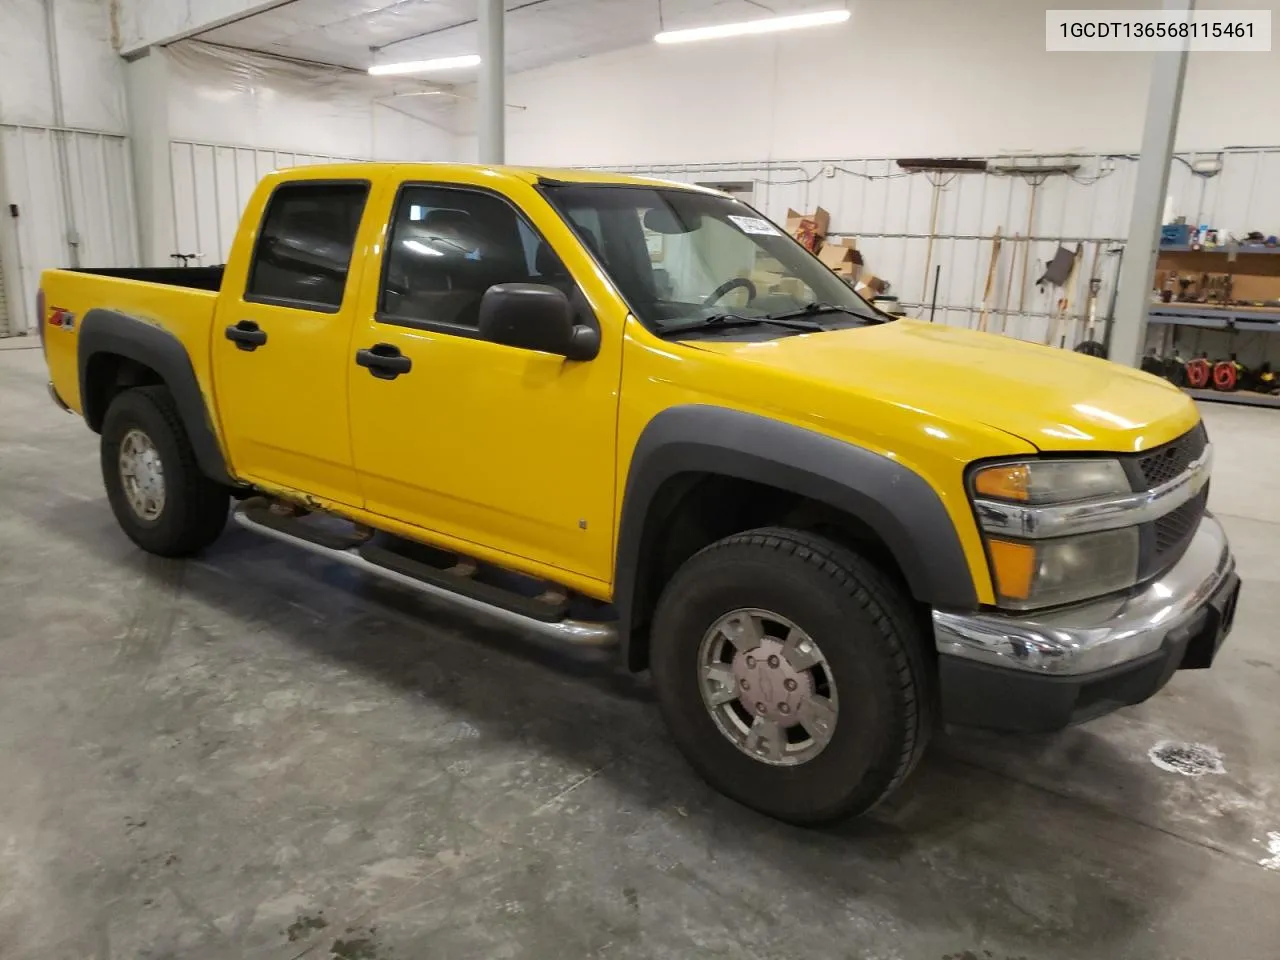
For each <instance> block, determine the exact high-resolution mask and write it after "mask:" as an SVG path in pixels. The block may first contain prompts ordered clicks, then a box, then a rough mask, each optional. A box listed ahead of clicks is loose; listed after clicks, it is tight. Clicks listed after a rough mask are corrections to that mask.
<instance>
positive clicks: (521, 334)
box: [39, 164, 1239, 823]
mask: <svg viewBox="0 0 1280 960" xmlns="http://www.w3.org/2000/svg"><path fill="white" fill-rule="evenodd" d="M39 315H40V332H41V335H42V338H43V347H44V353H45V357H46V359H47V362H48V367H49V372H50V377H51V382H50V389H51V392H52V395H53V398H54V400H55V401H56V402H57V403H58V404H59V405H60V406H62V407H64V408H65V409H69V410H71V411H73V412H75V413H77V414H79V415H81V416H82V417H83V418H84V420H85V422H86V423H87V424H88V426H89V428H90V429H91V430H93V431H94V432H96V433H98V434H99V435H100V438H101V463H102V475H103V480H104V482H105V485H106V491H107V497H108V499H109V502H110V505H111V508H112V510H113V511H114V513H115V516H116V518H117V520H118V521H119V524H120V526H121V527H122V528H123V529H124V532H125V533H126V534H127V535H128V536H129V537H131V538H132V539H133V540H134V541H135V542H136V543H137V544H138V545H139V546H140V547H142V548H143V549H144V550H148V551H151V552H153V553H156V554H160V555H163V556H182V555H187V554H191V553H193V552H195V551H199V550H201V549H202V548H204V547H206V546H208V545H209V544H211V543H212V542H213V541H214V540H215V539H216V538H217V537H218V536H219V534H220V533H221V532H222V530H223V528H224V526H225V524H226V521H227V517H228V514H229V512H230V513H231V515H232V516H233V518H234V520H235V521H236V522H237V523H238V524H241V525H243V526H244V527H247V528H250V529H252V530H254V531H256V532H258V533H260V534H263V535H265V536H267V537H272V538H276V539H278V540H283V541H286V542H288V543H291V544H295V545H296V546H297V547H299V548H302V549H305V550H310V551H313V552H315V553H317V554H320V555H322V556H324V557H327V558H330V559H331V560H333V561H335V562H338V563H342V564H348V565H350V566H352V567H355V568H356V569H358V570H360V571H364V572H365V573H367V574H368V575H371V576H378V577H382V578H386V579H388V580H391V581H394V582H396V583H398V584H400V585H402V586H404V587H407V588H411V589H413V590H417V591H420V592H421V593H425V594H428V595H430V596H432V597H434V598H436V599H437V600H444V601H448V602H450V603H452V604H454V605H456V606H458V607H462V608H465V609H466V610H467V611H469V612H470V613H472V614H475V615H483V616H486V617H488V618H489V619H491V620H496V621H499V622H501V623H502V624H505V625H507V626H509V627H512V628H515V629H518V630H522V631H526V632H530V633H533V634H537V635H540V636H541V637H542V638H546V639H549V640H551V641H554V642H556V643H560V644H564V645H570V646H576V647H590V648H596V649H605V648H608V649H610V650H616V651H617V654H616V655H617V656H618V657H620V659H621V661H622V662H623V663H625V664H626V665H627V666H628V667H630V668H631V669H634V670H645V669H647V670H649V671H650V672H651V676H652V682H653V685H654V687H655V690H656V694H657V697H658V700H659V703H660V706H661V710H662V712H663V714H664V717H665V719H666V721H667V724H668V726H669V727H670V731H671V734H672V736H673V738H674V739H675V741H676V743H677V745H678V746H679V748H680V749H681V751H682V752H683V753H684V754H685V756H686V757H687V758H688V760H689V761H690V762H691V763H692V765H693V766H694V767H695V768H696V769H697V770H698V771H699V772H700V773H701V774H702V775H703V776H704V777H705V778H706V779H707V780H708V781H709V782H710V783H711V784H713V785H714V786H715V787H716V788H718V789H720V790H721V791H723V792H724V793H726V794H728V795H729V796H731V797H734V798H736V799H737V800H739V801H741V802H742V803H744V804H746V805H748V806H751V807H753V808H755V809H757V810H760V811H763V812H765V813H768V814H770V815H772V816H774V817H778V818H781V819H784V820H788V821H791V822H795V823H816V822H822V821H828V820H832V819H836V818H840V817H844V816H850V815H856V814H859V813H862V812H864V811H866V810H868V809H870V808H871V807H872V806H873V805H874V804H876V803H877V802H879V801H880V800H881V799H883V798H884V797H885V796H887V795H888V794H889V793H890V792H891V791H893V790H894V789H895V788H896V787H897V786H898V785H899V784H901V783H902V782H903V780H904V779H905V778H906V777H907V776H908V774H909V773H910V771H911V770H912V768H913V766H914V765H915V764H916V762H917V760H918V758H919V757H920V754H921V752H922V751H923V749H924V747H925V744H926V741H927V740H928V737H929V733H930V730H931V729H932V728H933V727H934V726H935V725H936V724H937V723H939V722H943V723H948V724H955V725H969V726H979V727H987V728H995V729H1003V730H1010V731H1025V732H1043V731H1050V730H1055V729H1058V728H1061V727H1063V726H1066V725H1068V724H1072V723H1076V722H1079V721H1082V720H1086V719H1089V718H1091V717H1095V716H1097V715H1099V714H1102V713H1105V712H1107V711H1110V710H1112V709H1115V708H1117V707H1120V706H1123V705H1126V704H1133V703H1137V702H1139V701H1142V700H1144V699H1146V698H1148V697H1150V696H1151V695H1153V694H1154V693H1156V692H1157V691H1158V690H1159V689H1160V688H1161V687H1162V686H1163V685H1164V684H1165V683H1166V682H1167V681H1168V680H1169V678H1170V676H1171V675H1172V674H1173V672H1174V671H1176V670H1178V669H1185V668H1197V667H1199V668H1203V667H1207V666H1209V664H1210V662H1211V661H1212V660H1213V658H1214V655H1215V653H1216V652H1217V650H1218V647H1219V645H1220V643H1221V642H1222V640H1223V638H1224V637H1225V636H1226V634H1227V632H1228V630H1229V629H1230V627H1231V622H1232V616H1233V612H1234V609H1235V603H1236V597H1237V594H1238V591H1239V580H1238V578H1237V576H1236V574H1235V563H1234V560H1233V558H1232V554H1231V551H1230V549H1229V547H1228V544H1227V540H1226V537H1225V536H1224V534H1223V530H1222V528H1221V526H1220V525H1219V524H1218V522H1217V521H1216V520H1215V519H1214V518H1213V517H1212V516H1211V515H1210V514H1209V513H1207V512H1206V510H1205V501H1206V497H1207V494H1208V483H1209V469H1210V452H1211V451H1210V445H1209V442H1208V438H1207V435H1206V432H1205V428H1204V426H1203V424H1202V423H1201V422H1200V418H1199V415H1198V413H1197V411H1196V408H1195V406H1194V405H1193V403H1192V402H1191V401H1190V400H1189V399H1188V398H1187V397H1186V396H1185V395H1184V394H1183V393H1181V392H1180V391H1178V390H1177V389H1176V388H1174V387H1172V386H1171V385H1169V384H1168V383H1165V382H1164V381H1162V380H1158V379H1156V378H1154V377H1151V376H1147V375H1146V374H1142V373H1138V372H1136V371H1133V370H1130V369H1128V368H1126V367H1122V366H1119V365H1115V364H1112V363H1108V362H1106V361H1104V360H1098V359H1094V358H1091V357H1085V356H1081V355H1078V354H1074V353H1070V352H1064V351H1059V350H1054V349H1049V348H1046V347H1041V346H1035V345H1030V344H1026V343H1022V342H1018V341H1015V340H1012V339H1007V338H1005V337H1001V336H995V335H986V334H981V333H977V332H971V331H968V330H961V329H953V328H949V327H945V326H941V325H931V324H928V323H923V322H918V321H915V320H909V319H897V318H893V317H889V316H887V315H885V314H882V313H880V312H878V311H877V310H875V309H873V308H872V307H871V306H870V305H869V304H867V303H866V302H865V301H864V300H862V299H861V298H860V297H859V296H858V295H857V294H856V293H855V292H854V290H853V289H852V288H851V287H850V286H849V285H848V284H847V283H845V282H844V281H842V280H841V279H840V278H838V277H837V276H836V275H835V274H833V273H831V272H830V271H829V270H827V269H826V268H825V267H824V266H823V265H822V264H821V263H820V262H819V261H818V260H817V259H816V258H814V257H813V256H812V255H811V254H810V253H809V252H808V251H806V250H805V249H803V248H802V247H801V246H800V245H799V244H797V243H796V242H795V241H793V240H792V239H791V238H790V237H788V236H786V235H785V233H784V232H783V231H781V230H779V229H778V227H776V226H775V225H774V224H773V223H771V222H770V221H769V220H768V219H766V218H765V217H763V216H761V215H760V214H759V213H757V212H756V211H755V210H753V209H752V208H751V207H749V206H747V205H745V204H743V203H741V202H739V201H737V200H734V199H732V198H730V197H729V196H727V195H724V194H721V193H718V192H715V191H711V190H705V189H700V188H695V187H692V186H688V185H681V184H672V183H666V182H662V181H656V180H644V179H637V178H631V177H624V176H615V175H608V174H601V173H586V172H569V171H555V170H532V169H515V168H505V167H484V166H466V165H433V164H409V165H398V164H351V165H334V166H316V167H308V168H305V169H298V170H290V171H283V172H277V173H275V174H272V175H270V176H268V177H266V178H265V179H264V180H263V181H262V183H261V184H260V186H259V187H258V189H257V191H256V192H255V193H254V195H253V197H252V200H251V201H250V203H249V204H248V207H247V209H246V211H245V214H244V218H243V221H242V223H241V225H240V227H239V231H238V233H237V235H236V238H235V241H234V245H233V247H232V249H231V253H230V255H229V257H228V260H227V263H226V265H225V266H221V267H208V268H190V269H181V268H177V269H125V270H52V271H49V272H47V273H46V274H45V275H44V277H43V280H42V290H41V294H40V306H39ZM233 501H234V502H235V510H234V511H233V512H232V511H231V506H232V503H233Z"/></svg>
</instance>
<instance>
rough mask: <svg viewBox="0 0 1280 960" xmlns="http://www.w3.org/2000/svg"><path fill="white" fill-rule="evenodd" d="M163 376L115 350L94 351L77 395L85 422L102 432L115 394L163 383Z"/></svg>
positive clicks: (91, 427)
mask: <svg viewBox="0 0 1280 960" xmlns="http://www.w3.org/2000/svg"><path fill="white" fill-rule="evenodd" d="M163 383H164V378H163V377H161V376H160V374H158V373H157V372H156V371H155V370H153V369H152V368H151V367H148V366H147V365H146V364H145V363H139V362H138V361H137V360H134V359H131V358H130V357H124V356H121V355H120V354H118V353H95V354H94V355H93V356H91V357H90V358H89V360H88V362H87V363H86V364H85V369H84V385H83V392H82V396H81V398H80V402H81V406H82V408H83V410H84V419H85V423H87V424H88V425H89V429H90V430H93V431H94V432H95V433H101V432H102V421H103V418H105V417H106V415H107V408H108V407H109V406H111V401H112V400H114V399H115V397H116V394H118V393H120V392H122V391H124V390H128V389H129V388H131V387H143V386H151V385H153V384H163Z"/></svg>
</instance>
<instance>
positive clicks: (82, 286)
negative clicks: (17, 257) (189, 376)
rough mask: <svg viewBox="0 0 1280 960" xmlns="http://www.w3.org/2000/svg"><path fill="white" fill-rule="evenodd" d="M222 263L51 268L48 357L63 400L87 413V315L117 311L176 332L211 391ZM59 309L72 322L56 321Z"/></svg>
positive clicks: (43, 321)
mask: <svg viewBox="0 0 1280 960" xmlns="http://www.w3.org/2000/svg"><path fill="white" fill-rule="evenodd" d="M222 272H223V268H222V267H172V268H149V267H125V268H111V269H79V270H46V271H45V272H44V274H43V275H42V276H41V278H40V290H41V294H42V296H43V302H44V311H43V313H44V315H43V316H40V317H38V318H37V322H38V323H40V325H41V328H40V329H41V332H42V337H43V340H44V347H45V357H46V359H47V360H48V364H49V374H50V377H51V379H52V381H53V386H54V389H55V390H56V391H57V393H58V396H59V397H61V398H62V400H63V402H64V403H66V404H67V406H69V407H70V408H71V409H72V410H74V411H76V412H77V413H83V405H82V403H81V398H80V368H79V358H78V350H77V346H78V342H79V338H80V334H81V327H82V325H83V323H84V319H85V317H86V316H87V315H88V314H89V313H90V311H93V310H112V311H116V312H119V313H124V314H127V315H129V316H131V317H137V318H139V319H141V320H145V321H147V322H148V323H151V324H154V325H155V326H158V327H161V328H163V329H164V330H166V331H168V332H169V333H171V334H173V336H175V337H176V338H177V339H178V340H180V341H181V342H182V344H183V347H184V348H185V350H186V353H187V355H188V356H189V357H190V358H191V363H192V366H193V367H194V369H195V372H196V376H197V378H198V379H199V381H200V384H201V387H202V388H204V389H209V388H210V387H211V384H210V383H209V342H210V341H209V337H210V329H211V325H212V323H213V317H214V311H215V309H216V308H217V303H218V288H219V287H220V286H221V283H222ZM55 311H61V313H59V314H58V316H59V317H60V318H61V317H62V316H65V315H69V316H70V322H69V323H59V324H57V325H51V324H50V322H49V320H50V317H51V316H52V315H54V312H55Z"/></svg>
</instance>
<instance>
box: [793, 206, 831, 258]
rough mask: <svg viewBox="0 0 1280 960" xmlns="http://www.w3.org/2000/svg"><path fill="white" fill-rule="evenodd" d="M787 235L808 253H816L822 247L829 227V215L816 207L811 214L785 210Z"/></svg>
mask: <svg viewBox="0 0 1280 960" xmlns="http://www.w3.org/2000/svg"><path fill="white" fill-rule="evenodd" d="M786 226H787V233H789V234H791V236H793V237H795V238H796V240H798V241H799V242H800V245H801V246H802V247H804V248H805V249H806V250H808V251H809V252H810V253H817V252H818V248H819V247H821V246H822V241H823V238H825V237H826V235H827V229H828V228H829V227H830V226H831V214H829V213H827V211H825V210H823V209H822V208H821V207H818V209H817V210H815V211H813V213H799V212H798V211H795V210H790V209H788V210H787V224H786Z"/></svg>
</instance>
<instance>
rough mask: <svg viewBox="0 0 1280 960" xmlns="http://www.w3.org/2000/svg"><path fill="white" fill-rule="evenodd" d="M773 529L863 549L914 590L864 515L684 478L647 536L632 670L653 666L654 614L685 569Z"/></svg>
mask: <svg viewBox="0 0 1280 960" xmlns="http://www.w3.org/2000/svg"><path fill="white" fill-rule="evenodd" d="M765 526H783V527H790V528H792V529H795V530H804V531H808V532H810V533H817V534H820V535H822V536H825V537H827V538H828V539H831V540H833V541H835V542H836V543H839V544H842V545H844V546H846V547H849V548H851V549H854V550H857V551H858V552H859V553H860V554H861V555H862V556H864V557H866V558H867V559H868V560H870V561H871V562H873V563H875V564H876V565H877V566H878V567H879V568H880V570H881V571H882V572H884V573H886V574H887V575H889V576H890V577H892V578H894V579H895V580H897V581H899V582H900V583H902V585H903V588H904V590H906V577H905V576H904V575H903V573H902V569H901V567H899V565H898V562H897V560H895V559H894V556H893V553H892V551H891V550H890V549H889V547H888V545H887V544H886V543H885V542H884V541H883V540H882V539H881V538H880V536H879V535H878V534H877V533H876V532H875V531H874V530H872V529H871V527H870V526H868V525H867V524H866V523H865V522H864V521H862V520H861V519H859V518H858V517H855V516H853V515H851V514H848V513H845V512H843V511H841V510H837V509H836V508H834V507H831V506H829V505H827V504H825V503H822V502H820V501H817V500H811V499H809V498H807V497H802V496H798V495H797V494H794V493H791V492H790V491H787V490H783V489H780V488H778V487H772V486H769V485H768V484H763V483H756V482H754V481H751V480H741V479H738V478H736V477H726V476H720V475H717V474H708V473H685V474H679V475H677V476H675V477H672V478H670V479H669V480H667V481H666V482H665V483H664V484H663V485H662V487H661V488H659V490H658V491H657V493H656V494H655V496H654V499H653V501H652V504H651V506H650V509H649V513H648V516H647V517H646V520H645V529H644V533H643V534H642V536H641V542H640V554H639V558H638V562H637V565H636V584H635V592H634V595H633V598H632V604H631V643H630V647H629V648H628V661H629V665H630V667H631V668H632V669H634V670H642V669H644V668H645V667H647V666H648V662H649V622H650V620H651V618H652V614H653V609H654V607H655V605H656V604H657V602H658V597H659V596H660V595H661V593H662V588H663V587H664V586H665V585H666V583H667V581H668V580H670V579H671V577H672V575H673V574H675V572H676V570H678V569H679V568H680V565H681V564H683V563H684V562H685V561H686V560H687V559H689V557H691V556H693V555H694V554H695V553H697V552H698V551H699V550H701V549H702V548H703V547H705V546H708V545H709V544H712V543H715V542H716V541H717V540H721V539H723V538H724V537H728V536H731V535H733V534H735V533H741V532H743V531H744V530H753V529H755V528H756V527H765ZM907 592H908V595H909V591H907Z"/></svg>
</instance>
